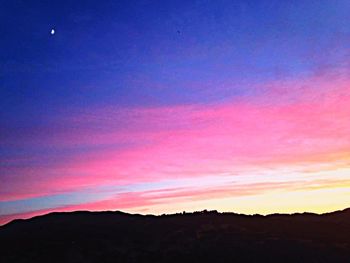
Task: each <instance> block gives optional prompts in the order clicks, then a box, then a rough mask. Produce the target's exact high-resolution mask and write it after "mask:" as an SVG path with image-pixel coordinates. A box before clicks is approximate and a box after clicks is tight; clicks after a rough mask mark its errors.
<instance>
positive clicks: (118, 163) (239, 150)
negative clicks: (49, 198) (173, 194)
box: [0, 78, 350, 201]
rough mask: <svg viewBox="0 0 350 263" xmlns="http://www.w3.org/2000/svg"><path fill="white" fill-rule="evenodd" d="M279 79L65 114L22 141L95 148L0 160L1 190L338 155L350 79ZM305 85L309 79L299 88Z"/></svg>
mask: <svg viewBox="0 0 350 263" xmlns="http://www.w3.org/2000/svg"><path fill="white" fill-rule="evenodd" d="M276 85H277V84H276V83H273V84H271V86H272V87H274V88H271V86H270V92H269V93H268V94H266V93H265V94H266V96H267V95H268V96H270V97H268V98H264V97H261V98H256V99H254V100H253V101H251V100H250V101H249V102H248V101H244V100H241V101H238V102H226V103H223V104H217V105H205V106H200V105H197V106H193V105H192V106H169V107H159V108H146V109H116V108H103V109H96V110H94V111H91V112H84V113H76V114H70V115H67V116H63V117H62V118H61V119H60V121H62V123H60V124H59V127H61V128H60V129H58V130H57V131H53V133H52V134H51V135H44V134H42V133H39V135H40V136H38V137H36V136H35V135H33V136H32V137H33V138H31V139H28V140H27V143H34V144H38V145H46V146H48V147H53V148H57V149H60V148H64V147H71V148H73V149H74V147H80V146H85V147H93V146H100V148H98V149H94V148H93V150H91V151H88V150H86V151H83V152H78V153H74V152H72V153H71V154H68V156H69V158H66V157H59V156H58V157H57V160H55V161H54V162H52V163H50V164H49V165H47V164H46V163H44V162H43V163H40V162H39V164H34V165H27V166H23V167H17V166H15V165H12V166H10V167H4V168H2V171H3V172H4V174H5V175H6V176H5V178H4V180H3V185H4V187H2V188H1V189H0V200H1V201H5V200H16V199H23V198H29V197H35V196H44V195H49V194H53V193H62V192H70V191H76V190H81V189H84V188H87V187H95V186H101V185H106V184H114V185H124V184H133V183H140V182H157V181H159V180H166V179H176V178H186V177H189V178H191V177H199V178H200V177H201V176H203V175H204V174H205V175H208V174H209V175H215V174H220V173H227V172H229V173H231V174H240V173H242V172H244V171H247V170H249V169H251V168H252V167H256V166H261V167H264V166H284V165H288V164H296V163H308V162H311V163H317V162H324V161H327V160H329V161H331V160H332V159H337V158H344V157H340V156H346V155H347V154H348V153H349V149H350V135H349V134H350V121H349V116H350V94H349V86H350V82H349V81H347V80H346V79H345V80H343V79H340V80H337V81H335V80H333V81H332V82H327V81H325V80H323V79H318V78H314V79H309V80H305V81H304V82H302V81H299V82H296V81H293V82H291V83H284V84H283V87H278V85H277V86H276ZM303 85H304V86H307V87H308V88H302V89H300V92H299V93H298V92H295V89H297V87H304V86H303ZM280 91H283V92H282V93H281V92H280ZM290 94H298V96H297V97H294V95H293V96H292V97H290ZM279 100H280V101H279ZM58 120H59V119H56V121H58ZM55 125H58V124H55ZM55 125H54V126H55ZM50 129H51V128H50ZM123 143H125V144H126V146H125V147H118V146H115V147H114V146H113V145H114V144H117V145H118V144H123ZM109 145H112V146H111V147H108V146H109ZM334 156H335V157H334ZM40 157H42V156H38V157H36V158H40ZM51 158H56V156H52V157H51ZM39 161H40V160H39Z"/></svg>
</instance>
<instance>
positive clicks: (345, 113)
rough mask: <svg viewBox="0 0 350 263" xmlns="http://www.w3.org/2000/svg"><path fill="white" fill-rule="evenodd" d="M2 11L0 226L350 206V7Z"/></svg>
mask: <svg viewBox="0 0 350 263" xmlns="http://www.w3.org/2000/svg"><path fill="white" fill-rule="evenodd" d="M0 4H1V8H0V36H1V40H0V224H5V223H7V222H9V221H11V220H13V219H17V218H29V217H32V216H36V215H41V214H45V213H49V212H52V211H75V210H92V211H100V210H122V211H125V212H130V213H141V214H166V213H175V212H182V211H197V210H203V209H208V210H212V209H215V210H218V211H230V212H238V213H246V214H255V213H260V214H269V213H294V212H304V211H308V212H315V213H323V212H328V211H334V210H338V209H344V208H346V207H349V206H350V27H349V21H350V2H349V1H347V0H343V1H342V0H334V1H322V0H318V1H312V0H308V1H288V0H286V1H274V0H268V1H267V0H266V1H239V0H237V1H222V0H215V1H108V0H107V1H79V0H77V1H56V0H53V1H34V0H33V1H32V0H31V1H18V0H12V1H6V0H3V1H0ZM52 29H53V30H54V34H51V32H52Z"/></svg>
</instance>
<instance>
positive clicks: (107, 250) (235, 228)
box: [0, 209, 350, 263]
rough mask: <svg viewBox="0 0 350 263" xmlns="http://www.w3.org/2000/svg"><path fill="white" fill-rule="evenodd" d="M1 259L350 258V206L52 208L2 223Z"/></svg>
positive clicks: (294, 260) (278, 260)
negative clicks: (307, 209)
mask: <svg viewBox="0 0 350 263" xmlns="http://www.w3.org/2000/svg"><path fill="white" fill-rule="evenodd" d="M0 248H1V253H0V262H4V263H5V262H6V263H11V262H16V263H17V262H36V263H37V262H86V263H88V262H99V263H103V262H123V263H127V262H350V209H346V210H343V211H338V212H333V213H328V214H323V215H317V214H311V213H303V214H293V215H284V214H273V215H269V216H261V215H253V216H247V215H241V214H234V213H217V212H216V211H203V212H195V213H183V214H174V215H163V216H153V215H147V216H143V215H132V214H126V213H122V212H86V211H79V212H72V213H51V214H48V215H45V216H39V217H34V218H32V219H28V220H15V221H12V222H11V223H9V224H7V225H5V226H2V227H0Z"/></svg>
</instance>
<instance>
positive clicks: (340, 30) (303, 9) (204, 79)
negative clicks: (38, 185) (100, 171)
mask: <svg viewBox="0 0 350 263" xmlns="http://www.w3.org/2000/svg"><path fill="white" fill-rule="evenodd" d="M347 11H349V2H348V1H283V2H282V1H168V2H167V1H159V2H157V1H2V2H1V9H0V35H1V41H0V85H1V87H0V88H1V93H0V95H1V101H0V102H1V108H2V111H1V116H2V118H6V119H11V118H16V119H18V118H24V119H26V120H28V118H32V117H33V116H32V117H31V115H32V114H33V115H42V114H44V115H45V114H52V113H54V112H55V111H56V110H57V108H60V107H64V106H67V105H70V106H75V105H76V106H78V107H88V106H89V105H94V104H99V105H100V104H113V105H122V106H140V105H154V104H157V105H167V104H173V103H179V104H183V103H189V102H194V103H206V102H210V101H220V100H222V99H225V98H226V97H232V96H242V95H249V94H251V93H254V92H257V91H256V90H254V89H253V87H247V86H244V83H245V81H246V80H247V79H249V83H250V85H252V83H253V82H254V81H256V82H257V83H259V82H261V81H264V80H266V79H271V78H283V77H289V76H293V75H295V74H299V73H300V72H303V73H304V74H305V72H308V71H309V70H314V67H317V66H319V64H320V63H323V62H324V63H326V62H327V63H332V61H329V60H327V59H328V58H329V57H331V59H332V60H334V59H336V58H337V56H334V54H332V56H328V57H327V54H322V51H323V50H324V49H327V48H329V46H330V45H334V43H332V41H333V42H334V36H335V35H337V36H338V37H339V38H341V37H342V34H344V33H348V32H349V27H348V26H347V25H348V21H349V18H350V17H349V12H347ZM51 28H55V30H56V34H55V35H53V36H51V35H50V30H51ZM332 36H333V37H332ZM341 41H345V40H341ZM345 43H349V40H348V39H347V40H346V42H345ZM345 43H343V44H345ZM227 86H229V88H227ZM33 118H34V117H33Z"/></svg>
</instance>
